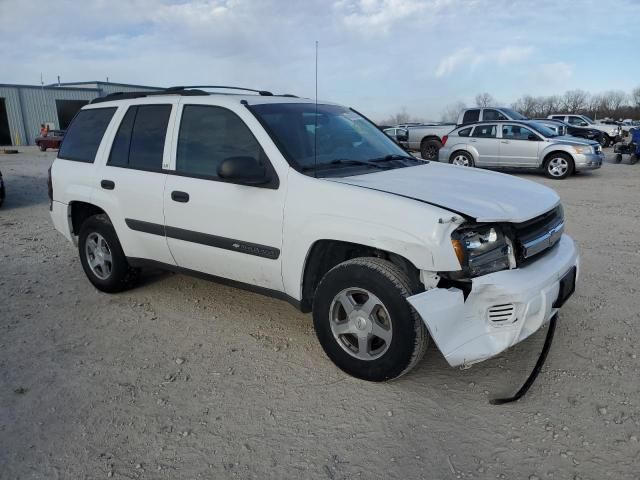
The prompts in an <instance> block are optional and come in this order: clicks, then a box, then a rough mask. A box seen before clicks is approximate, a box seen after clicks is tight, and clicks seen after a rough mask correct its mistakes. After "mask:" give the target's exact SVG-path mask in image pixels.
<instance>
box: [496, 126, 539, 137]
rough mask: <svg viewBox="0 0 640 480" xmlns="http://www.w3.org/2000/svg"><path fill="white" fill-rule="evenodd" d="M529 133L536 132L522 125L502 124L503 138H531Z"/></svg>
mask: <svg viewBox="0 0 640 480" xmlns="http://www.w3.org/2000/svg"><path fill="white" fill-rule="evenodd" d="M529 135H534V133H533V132H532V131H531V130H529V129H528V128H526V127H523V126H521V125H503V126H502V138H506V139H508V140H529Z"/></svg>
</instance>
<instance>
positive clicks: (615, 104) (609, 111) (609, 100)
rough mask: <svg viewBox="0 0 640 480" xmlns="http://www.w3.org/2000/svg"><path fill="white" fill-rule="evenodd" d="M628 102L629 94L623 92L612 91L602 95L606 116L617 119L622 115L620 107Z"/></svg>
mask: <svg viewBox="0 0 640 480" xmlns="http://www.w3.org/2000/svg"><path fill="white" fill-rule="evenodd" d="M626 101H627V94H626V93H624V92H623V91H621V90H610V91H608V92H604V93H603V94H602V108H603V110H604V114H605V115H607V116H609V117H612V118H616V117H618V116H619V114H620V107H622V105H623V104H624V103H625V102H626Z"/></svg>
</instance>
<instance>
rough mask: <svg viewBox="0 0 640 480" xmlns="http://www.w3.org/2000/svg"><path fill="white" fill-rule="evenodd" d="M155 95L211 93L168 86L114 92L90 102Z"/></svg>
mask: <svg viewBox="0 0 640 480" xmlns="http://www.w3.org/2000/svg"><path fill="white" fill-rule="evenodd" d="M155 95H185V96H196V95H209V94H208V93H207V92H205V91H204V90H181V89H170V88H166V89H163V90H157V91H151V92H114V93H110V94H108V95H105V96H104V97H98V98H94V99H93V100H91V102H90V103H92V104H93V103H102V102H111V101H113V100H130V99H132V98H143V97H151V96H155Z"/></svg>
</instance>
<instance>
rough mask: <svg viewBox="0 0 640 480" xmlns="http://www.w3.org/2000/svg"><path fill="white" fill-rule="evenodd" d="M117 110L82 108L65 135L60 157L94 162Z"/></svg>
mask: <svg viewBox="0 0 640 480" xmlns="http://www.w3.org/2000/svg"><path fill="white" fill-rule="evenodd" d="M115 111H116V108H115V107H109V108H92V109H89V110H80V112H78V114H77V115H76V117H75V118H74V119H73V121H72V122H71V125H70V126H69V129H68V130H67V133H66V135H65V136H64V140H63V142H62V145H61V146H60V151H59V152H58V158H62V159H64V160H74V161H76V162H85V163H93V162H94V161H95V159H96V153H98V147H99V146H100V142H101V141H102V137H103V136H104V132H105V131H106V130H107V127H108V126H109V122H110V121H111V118H113V114H114V113H115Z"/></svg>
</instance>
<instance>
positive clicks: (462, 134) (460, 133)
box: [458, 127, 472, 137]
mask: <svg viewBox="0 0 640 480" xmlns="http://www.w3.org/2000/svg"><path fill="white" fill-rule="evenodd" d="M471 130H472V127H467V128H463V129H462V130H459V131H458V136H459V137H468V136H469V135H471Z"/></svg>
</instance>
